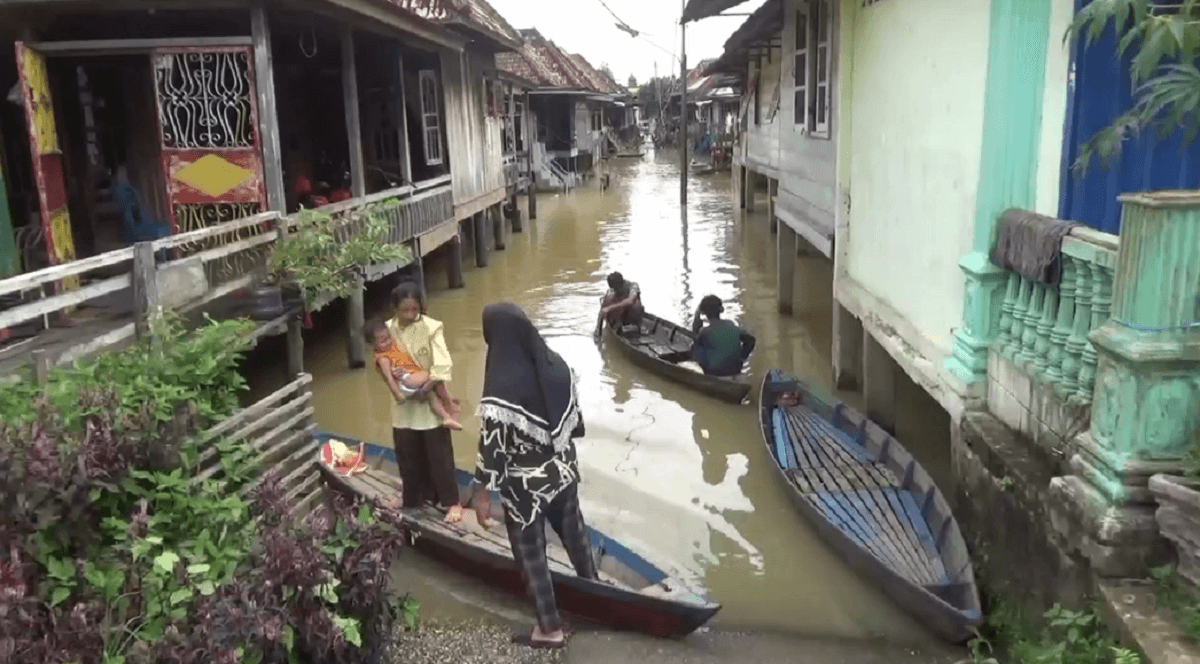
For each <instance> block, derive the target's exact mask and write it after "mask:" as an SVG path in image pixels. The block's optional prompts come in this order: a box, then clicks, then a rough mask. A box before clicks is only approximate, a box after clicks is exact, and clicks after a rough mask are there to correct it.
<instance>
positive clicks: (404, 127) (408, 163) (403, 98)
mask: <svg viewBox="0 0 1200 664" xmlns="http://www.w3.org/2000/svg"><path fill="white" fill-rule="evenodd" d="M396 67H397V74H398V77H399V82H400V117H399V118H398V122H399V124H398V125H397V126H398V127H399V128H400V132H399V133H400V176H401V177H403V178H404V182H406V183H408V184H412V181H413V180H412V153H411V149H410V146H409V144H408V93H407V91H406V90H405V89H404V53H403V52H402V51H401V50H400V49H399V48H397V49H396Z"/></svg>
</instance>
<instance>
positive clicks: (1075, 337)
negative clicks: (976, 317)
mask: <svg viewBox="0 0 1200 664" xmlns="http://www.w3.org/2000/svg"><path fill="white" fill-rule="evenodd" d="M1117 246H1118V240H1117V237H1116V236H1114V235H1109V234H1107V233H1100V232H1097V231H1093V230H1090V229H1086V228H1075V229H1073V230H1072V232H1071V235H1069V236H1068V237H1066V238H1065V239H1064V240H1063V247H1062V252H1063V258H1062V260H1063V276H1062V282H1061V283H1060V284H1059V285H1058V287H1057V288H1055V287H1052V286H1047V285H1045V284H1041V283H1037V282H1034V281H1030V280H1029V279H1026V278H1024V277H1022V276H1021V275H1019V274H1017V273H1016V272H1008V273H1007V282H1006V285H1005V291H1004V299H1003V301H1002V302H1001V304H1000V325H999V331H998V334H997V338H996V341H995V342H994V343H993V346H992V349H993V350H994V351H996V352H999V353H1001V354H1002V355H1003V356H1004V357H1006V358H1008V359H1009V360H1011V361H1012V362H1013V363H1014V364H1015V365H1016V366H1017V367H1018V368H1020V369H1021V370H1023V371H1025V372H1026V373H1027V374H1029V375H1030V376H1032V377H1033V378H1035V379H1037V380H1039V381H1042V382H1045V383H1047V384H1049V385H1050V386H1051V387H1052V388H1053V389H1054V392H1055V394H1057V395H1058V397H1059V398H1061V399H1063V400H1064V401H1067V402H1068V403H1071V404H1077V405H1087V404H1090V403H1091V401H1092V386H1093V384H1094V380H1095V373H1096V358H1097V356H1096V351H1095V348H1093V347H1092V344H1091V342H1090V341H1088V334H1089V333H1091V331H1092V330H1095V329H1097V328H1099V327H1100V326H1101V324H1102V323H1103V322H1104V321H1105V320H1106V319H1107V317H1108V311H1109V310H1110V309H1111V307H1112V279H1113V268H1114V267H1115V266H1116V256H1117Z"/></svg>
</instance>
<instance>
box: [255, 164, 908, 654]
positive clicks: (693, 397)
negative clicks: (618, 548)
mask: <svg viewBox="0 0 1200 664" xmlns="http://www.w3.org/2000/svg"><path fill="white" fill-rule="evenodd" d="M612 172H613V173H614V175H616V177H614V178H613V181H614V186H613V188H611V189H609V190H608V191H604V192H601V191H599V190H596V189H588V188H584V189H580V190H576V191H574V192H572V193H571V194H569V195H561V194H560V195H554V194H549V195H543V196H541V197H540V198H539V201H538V211H539V216H540V218H539V219H537V220H531V221H529V222H528V225H527V230H526V232H524V233H520V234H513V235H512V236H510V238H509V242H508V248H507V249H506V250H504V251H499V252H496V253H495V254H493V255H492V257H491V261H490V263H491V264H490V266H489V267H488V268H485V269H473V268H470V267H468V269H467V271H466V275H465V276H466V281H467V288H465V289H461V290H453V291H451V290H446V289H445V288H444V285H445V283H446V278H445V272H444V270H445V265H444V261H442V260H441V259H440V258H439V257H438V255H437V254H434V255H431V256H430V257H429V260H428V261H427V263H426V269H427V284H428V285H429V288H430V291H431V300H430V303H429V306H430V314H431V315H432V316H434V317H435V318H438V319H440V320H442V321H443V322H444V323H445V326H446V334H447V340H448V343H449V345H450V350H451V353H452V354H453V357H454V381H453V385H452V390H453V392H454V393H455V394H456V395H458V396H460V397H461V398H462V399H463V400H464V405H465V407H466V409H467V412H470V411H471V410H472V409H473V406H474V403H475V401H476V400H477V399H478V395H479V394H480V391H481V389H482V383H483V358H484V352H485V346H484V343H483V339H482V333H481V324H480V312H481V310H482V307H483V305H485V304H487V303H489V302H494V301H498V300H508V301H512V302H516V303H517V304H519V305H521V306H522V307H524V308H525V309H526V310H527V311H528V313H529V315H530V317H531V318H532V319H533V321H534V322H535V323H536V324H537V325H538V327H539V328H540V329H541V330H542V332H543V334H544V335H545V336H546V338H547V341H548V343H549V344H550V345H551V346H552V347H553V348H554V349H556V350H557V351H559V352H560V353H562V355H563V356H564V357H565V358H566V359H567V361H568V362H569V363H570V364H571V365H572V366H573V367H574V369H575V371H576V373H577V374H578V375H579V379H580V398H581V401H582V406H583V412H584V417H585V420H586V423H587V436H586V437H585V438H584V439H582V440H581V441H580V442H579V455H580V462H581V466H582V473H583V478H584V480H583V485H582V498H583V503H584V510H585V515H586V516H587V518H588V519H589V520H590V521H591V522H592V523H593V524H595V525H596V526H598V527H599V528H600V529H602V530H604V531H606V532H608V533H610V534H611V535H613V536H614V537H619V538H621V540H622V541H623V542H625V543H627V544H629V545H630V546H631V547H633V548H635V549H637V550H639V551H640V552H642V553H644V554H645V555H647V556H648V557H650V558H652V559H653V560H655V561H656V562H658V563H660V564H662V565H664V566H666V567H668V568H669V569H671V570H672V571H673V572H674V573H676V574H677V575H679V576H681V577H683V578H686V579H690V580H692V581H694V582H695V583H696V584H697V585H699V586H701V587H703V588H706V589H707V590H708V592H709V594H710V595H711V596H713V598H714V599H716V600H717V601H720V602H721V603H722V604H723V605H724V609H723V610H722V612H721V613H720V614H719V615H718V617H717V619H716V621H715V622H714V624H715V625H717V626H721V625H723V626H726V627H732V628H749V629H779V630H787V631H793V632H803V633H812V634H822V635H832V636H849V637H856V636H868V635H884V636H887V637H890V638H892V639H895V640H899V641H924V640H927V639H929V638H931V637H929V635H928V634H927V632H925V631H924V630H923V629H921V628H920V627H918V626H916V625H915V624H914V623H913V622H912V621H911V620H910V619H908V618H907V617H906V616H904V615H903V613H902V612H901V611H900V610H899V609H898V608H896V607H895V606H894V605H893V604H891V603H890V602H888V601H887V600H886V599H884V598H883V597H882V595H881V594H880V593H879V592H878V591H877V590H876V589H874V588H871V587H868V586H867V585H866V584H865V583H864V582H863V581H862V580H861V578H860V577H859V576H858V575H857V574H855V573H854V572H853V571H851V570H849V569H848V568H846V566H845V565H844V564H843V563H842V561H841V560H840V559H839V558H838V556H837V555H836V554H834V553H833V552H831V551H830V550H829V549H828V548H827V547H826V546H825V545H824V544H823V543H822V542H821V541H819V540H818V539H817V538H816V537H815V535H814V534H813V532H812V529H811V528H810V527H809V525H808V524H807V523H806V522H805V521H804V520H803V518H802V517H801V516H800V515H799V514H798V513H797V512H796V511H795V509H794V507H793V506H792V505H791V504H790V502H789V499H788V497H787V494H786V493H785V492H784V490H783V487H782V483H781V482H780V481H779V478H778V477H777V476H776V474H775V473H776V471H775V469H774V468H773V467H772V465H771V463H770V461H769V459H768V457H767V453H766V450H765V446H764V445H763V442H762V440H761V437H760V434H759V431H758V427H757V424H756V417H755V408H754V407H753V406H750V405H746V406H735V405H729V404H724V403H720V402H716V401H714V400H712V399H709V398H707V397H704V396H701V395H699V394H696V393H694V392H692V391H690V390H687V389H684V388H682V387H680V386H678V385H674V384H671V383H668V382H666V381H664V380H661V379H659V378H657V377H656V376H653V375H650V374H647V373H646V372H644V371H641V370H638V369H636V368H635V367H634V366H633V365H632V364H631V363H630V362H629V361H628V360H627V359H626V358H624V357H623V356H622V355H621V354H620V353H619V352H618V351H617V350H616V349H615V348H608V347H604V346H598V345H597V344H596V343H595V342H594V341H593V339H592V331H593V329H594V326H595V321H596V315H597V305H598V303H599V300H600V298H601V296H602V295H603V293H604V291H605V289H606V287H607V286H606V284H605V283H604V277H605V275H607V273H608V272H610V271H613V270H619V271H621V272H622V273H623V274H625V275H626V276H627V277H628V278H630V279H632V280H634V281H637V282H638V283H639V284H640V285H641V287H642V299H643V302H644V304H645V306H646V308H647V309H648V310H649V311H652V312H654V313H656V314H658V315H661V316H666V317H671V318H674V319H676V320H678V321H680V322H690V317H691V314H692V311H693V310H694V308H695V306H696V305H697V304H698V301H699V299H700V298H701V297H703V296H704V295H706V294H709V293H712V294H715V295H717V296H718V297H720V298H722V299H723V300H725V302H726V315H727V316H729V317H732V318H735V319H737V320H739V321H740V322H741V323H742V324H743V325H745V326H746V327H747V328H748V329H750V331H751V332H752V333H753V334H755V336H757V337H758V347H757V350H756V351H755V354H754V357H753V358H752V365H753V369H754V371H755V372H756V374H757V375H761V373H762V372H763V371H764V370H765V369H766V368H768V367H771V366H782V367H786V368H791V369H793V370H794V371H796V372H797V373H798V374H800V375H804V376H808V377H809V378H811V379H813V380H816V381H817V382H819V383H821V384H822V385H823V386H824V387H825V388H826V389H828V388H829V387H830V385H829V383H828V375H829V355H828V349H829V345H830V328H831V322H830V312H829V293H830V291H831V282H830V279H831V267H830V265H829V263H828V261H825V260H824V259H819V260H818V259H802V260H800V265H798V267H797V275H796V279H797V291H798V292H799V293H804V294H805V297H807V298H809V299H812V300H813V303H812V304H811V306H805V307H800V308H798V311H799V313H798V314H797V315H796V316H795V317H781V316H779V315H778V314H777V313H776V297H775V292H776V288H775V272H774V264H775V251H774V245H773V240H774V238H773V237H772V236H771V235H770V233H769V231H768V229H767V224H766V222H765V219H763V218H762V217H761V216H757V217H751V218H750V219H747V220H744V221H743V220H742V219H740V218H739V217H738V214H737V213H736V211H735V210H734V209H733V207H732V204H731V196H730V194H729V191H730V187H729V185H730V183H729V177H728V174H724V175H723V174H715V175H710V176H704V177H697V178H692V179H691V181H690V185H689V194H688V211H687V215H686V217H684V216H683V215H682V214H681V211H680V209H679V204H678V202H677V201H678V196H677V195H676V193H677V191H678V186H679V183H678V171H677V170H676V165H675V164H674V162H673V160H671V159H670V158H669V157H668V156H664V157H663V159H662V160H661V161H656V160H655V159H653V158H650V157H647V158H645V159H641V160H630V161H619V162H616V163H615V164H614V166H613V168H612ZM378 290H379V291H380V292H381V293H382V292H386V285H382V286H381V287H380V288H379V289H378ZM370 299H371V301H372V302H375V303H377V306H381V304H382V301H383V298H381V297H379V296H378V294H376V295H373V296H372V297H371V298H370ZM369 306H371V305H370V303H369ZM310 337H311V338H310V339H309V340H308V341H307V344H308V346H307V348H308V350H307V352H306V362H307V365H308V367H309V370H310V371H311V372H312V373H313V374H314V376H315V377H316V381H315V387H314V392H315V394H314V396H315V402H316V408H317V421H318V422H319V423H320V424H321V425H322V426H323V427H325V428H327V429H330V430H333V431H338V432H341V433H344V434H346V435H350V436H356V437H362V438H366V439H370V440H377V441H385V440H388V439H389V438H390V428H389V426H390V424H389V419H388V405H389V399H390V397H389V395H388V391H387V389H386V388H384V387H383V386H382V383H380V382H379V379H378V377H377V376H376V375H375V373H374V372H372V371H361V370H360V371H350V370H348V369H347V368H346V362H345V353H344V346H343V343H344V342H343V341H342V339H341V337H340V334H338V333H326V334H324V335H323V334H321V333H316V334H313V335H310ZM260 382H262V384H261V385H257V386H256V389H259V390H266V389H268V388H269V387H270V386H269V385H268V384H266V383H267V382H269V381H260ZM464 424H465V426H466V430H464V431H462V432H458V433H456V434H455V437H454V445H455V456H456V459H457V461H458V463H459V465H460V466H464V467H470V466H471V465H472V464H473V463H474V460H475V446H476V442H477V440H478V435H479V433H478V422H476V421H472V419H471V418H467V421H466V422H464ZM413 569H414V570H418V571H417V572H414V574H415V576H405V579H407V581H405V582H406V583H412V584H418V585H419V584H427V583H430V582H431V581H430V579H429V578H426V577H427V575H428V574H429V573H430V572H429V570H430V569H431V568H430V567H429V566H427V565H424V564H414V565H413ZM443 573H445V574H450V573H449V572H443ZM451 576H452V575H451ZM418 577H420V578H418ZM448 578H450V577H448ZM436 581H437V580H436V579H434V580H433V582H436ZM442 587H445V588H451V587H452V588H453V590H446V593H447V597H449V596H451V595H453V596H459V595H461V594H462V593H463V592H465V591H464V590H463V588H464V587H469V584H466V585H464V584H463V583H461V582H459V581H453V582H450V581H447V582H446V583H445V584H442ZM487 597H488V599H487V600H486V602H483V603H485V604H492V603H496V602H500V603H503V601H502V600H499V599H496V598H495V597H494V596H492V595H487ZM422 601H423V602H424V603H425V604H426V606H429V604H430V602H429V601H428V600H427V599H426V598H422ZM455 601H457V600H455ZM449 603H450V604H454V602H449ZM460 604H461V603H460ZM506 606H508V607H509V609H511V607H512V606H517V607H520V606H523V604H522V603H520V602H519V601H517V602H516V603H515V604H509V605H506ZM443 609H444V610H445V611H448V612H450V613H453V611H454V609H453V608H452V607H449V608H447V607H443ZM506 610H508V609H506ZM469 611H470V612H471V613H472V615H474V614H475V613H477V609H469Z"/></svg>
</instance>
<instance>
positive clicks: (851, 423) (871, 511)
mask: <svg viewBox="0 0 1200 664" xmlns="http://www.w3.org/2000/svg"><path fill="white" fill-rule="evenodd" d="M789 392H790V393H794V394H795V395H796V405H786V403H785V404H781V403H780V402H779V397H780V395H782V394H784V393H789ZM759 399H760V403H759V412H760V424H761V428H762V434H763V441H764V442H765V443H766V445H767V450H768V452H769V453H770V455H771V459H772V460H774V462H775V465H776V468H777V469H778V471H779V476H780V477H781V478H782V479H783V480H784V482H785V483H786V485H787V487H788V489H789V491H790V493H791V496H792V500H793V502H794V503H795V504H796V506H797V508H799V510H800V512H802V513H803V514H804V515H805V516H806V517H807V518H808V519H809V520H811V521H812V523H813V524H814V525H815V527H816V529H817V531H818V532H819V533H820V534H821V536H822V537H823V538H824V539H825V540H826V541H827V542H829V544H830V545H832V546H833V548H834V549H836V550H837V551H838V553H839V554H841V555H842V556H843V557H844V558H845V559H846V560H847V562H849V563H850V565H851V566H852V567H854V568H855V569H857V570H858V571H859V572H860V573H862V574H863V575H865V576H867V577H868V578H870V579H871V580H872V581H874V582H876V583H878V584H879V585H880V587H881V589H882V590H883V592H884V593H885V594H886V595H888V596H889V597H890V598H891V599H892V600H893V601H895V602H896V604H898V605H899V606H900V607H901V608H903V609H905V610H906V611H909V612H911V613H912V614H913V615H914V616H915V617H916V618H918V619H919V620H921V621H922V622H924V623H925V624H926V625H928V626H929V627H930V628H931V629H932V630H933V631H934V632H936V633H938V634H939V635H941V636H942V637H943V638H945V639H947V640H949V641H951V642H953V643H961V642H963V641H966V640H968V639H969V638H971V636H972V635H973V628H974V627H976V626H978V625H979V624H980V622H982V618H983V613H982V610H981V607H980V604H979V590H978V588H977V587H976V585H975V573H974V570H973V569H972V567H971V559H970V557H969V555H968V553H967V546H966V543H965V542H964V541H963V538H962V534H961V532H960V531H959V528H958V522H957V521H955V519H954V515H953V514H951V512H950V507H949V505H947V504H946V501H945V499H943V497H942V494H941V492H940V491H939V490H938V488H937V486H935V485H934V483H933V480H932V479H930V477H929V474H928V473H927V472H925V469H924V468H922V467H921V464H919V463H917V461H916V460H915V459H913V458H912V455H910V454H909V453H908V452H907V451H906V450H905V449H904V448H903V447H901V446H900V443H899V442H897V441H896V439H895V438H893V437H892V436H890V435H888V434H887V433H885V432H884V431H883V430H882V429H880V428H879V427H878V426H877V425H875V423H874V422H871V420H870V419H868V418H867V417H865V416H863V415H862V414H861V413H858V412H857V411H855V410H853V409H851V408H850V407H848V406H846V405H845V404H844V403H841V402H839V401H836V400H835V399H832V398H829V397H819V396H817V395H816V394H814V393H813V389H812V388H811V387H810V386H808V385H806V384H804V382H803V381H799V380H796V379H795V378H793V377H790V376H787V375H785V374H784V373H782V372H781V371H779V370H778V369H772V370H770V371H768V372H767V375H766V376H765V377H764V378H763V385H762V390H761V392H760V396H759Z"/></svg>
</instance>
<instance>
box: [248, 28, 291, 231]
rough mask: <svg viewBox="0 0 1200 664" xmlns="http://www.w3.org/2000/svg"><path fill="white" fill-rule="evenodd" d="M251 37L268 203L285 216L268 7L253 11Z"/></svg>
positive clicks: (281, 155)
mask: <svg viewBox="0 0 1200 664" xmlns="http://www.w3.org/2000/svg"><path fill="white" fill-rule="evenodd" d="M250 34H251V39H252V40H253V42H254V87H255V90H257V91H258V132H259V136H260V138H261V140H262V153H263V154H262V158H263V171H264V173H265V175H266V180H267V182H266V184H267V203H268V206H269V207H270V209H272V210H275V211H277V212H286V208H287V199H286V198H285V197H284V191H285V189H284V185H283V148H282V146H281V145H280V142H279V113H278V110H277V109H276V104H275V63H274V59H273V58H272V56H271V25H270V22H269V20H268V15H267V9H266V7H263V6H262V5H255V6H254V7H253V8H252V9H251V10H250Z"/></svg>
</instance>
